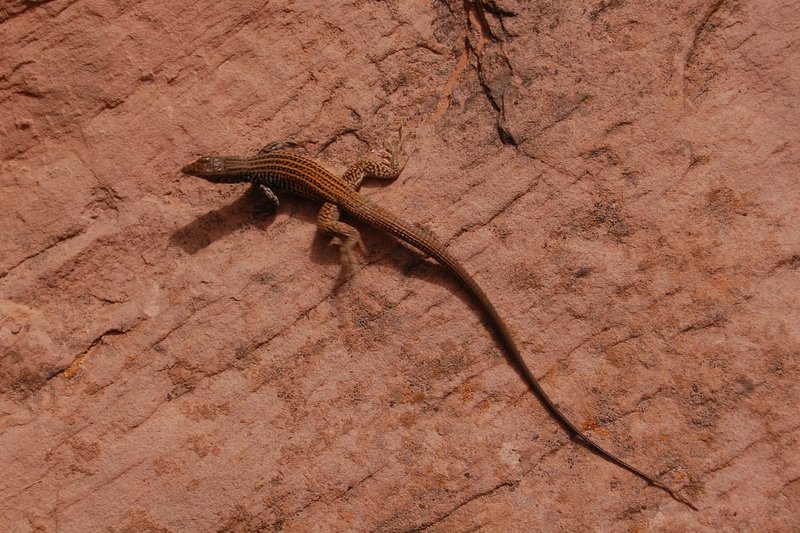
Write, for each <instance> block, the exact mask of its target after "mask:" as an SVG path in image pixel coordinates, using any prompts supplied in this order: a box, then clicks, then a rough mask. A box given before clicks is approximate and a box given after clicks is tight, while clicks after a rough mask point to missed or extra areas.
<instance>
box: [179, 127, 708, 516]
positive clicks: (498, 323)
mask: <svg viewBox="0 0 800 533" xmlns="http://www.w3.org/2000/svg"><path fill="white" fill-rule="evenodd" d="M297 146H298V145H297V144H295V143H292V142H274V143H271V144H269V145H267V146H265V147H264V148H263V149H262V150H261V151H259V152H258V154H256V155H254V156H252V157H232V156H207V157H201V158H200V159H198V160H196V161H195V162H193V163H190V164H188V165H186V166H184V167H183V168H182V169H181V171H182V172H183V173H184V174H188V175H191V176H197V177H199V178H203V179H205V180H207V181H210V182H213V183H242V182H250V183H251V184H252V186H253V187H254V188H255V189H257V190H260V191H262V192H263V193H264V195H265V197H266V198H267V199H268V200H269V201H270V202H271V203H272V204H273V206H276V207H277V205H278V198H277V196H276V195H275V193H274V192H273V190H272V189H275V190H278V191H281V192H289V193H293V194H296V195H299V196H302V197H304V198H308V199H310V200H313V201H316V202H321V203H322V204H323V205H322V209H320V212H319V216H318V218H317V226H318V227H319V229H320V230H322V231H324V232H326V233H330V234H333V235H335V236H337V237H339V239H340V240H341V245H340V250H341V254H342V264H343V265H344V266H345V267H346V268H349V269H351V270H354V269H355V266H356V264H357V263H356V260H355V257H354V255H353V248H355V246H359V247H361V248H362V249H363V243H362V241H361V236H360V234H359V232H358V230H357V229H355V228H354V227H353V226H350V225H349V224H345V223H343V222H340V221H339V214H340V211H344V212H345V213H347V214H348V215H350V216H351V217H352V218H354V219H356V220H359V221H361V222H364V223H366V224H369V225H370V226H373V227H375V228H377V229H379V230H382V231H384V232H385V233H388V234H389V235H393V236H394V237H396V238H398V239H400V240H402V241H405V242H406V243H408V244H410V245H411V246H413V247H415V248H417V249H418V250H420V251H421V252H422V253H423V254H425V255H427V256H430V257H432V258H433V259H435V260H436V261H437V262H439V263H440V264H442V265H444V266H445V268H447V269H448V270H449V271H450V272H451V273H452V274H453V275H454V276H455V277H456V278H457V279H458V281H459V282H460V283H461V285H462V286H463V287H464V288H465V289H466V290H467V291H468V292H469V293H470V295H471V296H472V297H473V298H474V299H475V301H476V302H477V304H478V307H479V308H480V309H481V310H482V311H483V313H484V315H485V317H486V319H487V320H488V323H489V324H490V325H491V327H492V329H493V330H494V331H495V333H496V334H497V337H498V339H499V340H500V342H501V344H502V345H503V347H504V348H505V351H506V354H507V356H508V358H509V359H510V360H511V362H512V363H513V364H514V366H515V367H516V369H517V371H518V372H519V374H520V375H521V377H522V378H523V379H524V380H525V382H526V383H527V385H528V386H529V387H530V389H531V390H532V391H533V392H534V393H535V394H536V395H537V396H538V397H539V399H540V400H541V402H542V403H543V404H544V406H545V407H546V408H547V410H548V411H549V412H550V414H551V415H552V416H553V418H555V419H556V420H557V421H558V422H559V423H560V424H561V425H562V426H563V427H564V429H566V430H567V432H569V434H570V435H571V436H572V437H573V438H577V439H579V440H580V441H581V442H582V443H583V444H584V445H585V446H586V447H587V448H589V449H590V450H592V451H593V452H594V453H596V454H598V455H600V456H602V457H604V458H605V459H607V460H608V461H610V462H612V463H615V464H617V465H619V466H621V467H622V468H624V469H626V470H628V471H630V472H632V473H634V474H636V475H637V476H639V477H640V478H642V479H643V480H645V481H647V482H648V483H649V484H650V485H653V486H655V487H658V488H660V489H662V490H664V491H666V492H667V493H668V494H669V495H670V496H672V498H674V499H675V500H677V501H679V502H681V503H683V504H685V505H687V506H689V507H691V508H692V509H694V510H697V509H696V508H695V507H694V505H692V504H691V502H689V501H688V500H686V499H685V498H683V497H682V496H680V495H679V494H678V493H677V492H676V491H674V490H673V489H672V488H670V487H668V486H667V485H665V484H663V483H661V482H659V481H657V480H656V479H655V478H653V477H652V476H650V475H648V474H645V473H644V472H642V471H641V470H639V469H638V468H636V467H634V466H632V465H630V464H629V463H627V462H625V461H623V460H622V459H620V458H619V457H617V456H616V455H614V454H613V453H611V452H609V451H607V450H606V449H604V448H603V447H602V446H600V445H599V444H597V443H596V442H595V441H593V440H592V439H590V438H589V437H588V436H587V435H586V434H584V433H583V432H582V431H581V430H580V429H578V428H577V427H576V426H575V425H574V424H573V423H572V422H571V421H570V420H569V419H568V418H567V417H566V415H564V414H563V413H562V412H561V411H560V410H559V409H558V407H556V405H555V404H554V403H553V401H552V400H551V399H550V397H549V396H548V395H547V394H546V393H545V392H544V390H543V389H542V387H541V386H540V385H539V382H538V380H537V379H536V378H535V377H534V375H533V373H532V372H531V371H530V369H529V368H528V365H527V364H526V363H525V361H524V360H523V358H522V355H521V354H520V352H519V350H518V349H517V345H516V343H515V342H514V339H513V338H512V337H511V333H510V332H509V330H508V327H507V326H506V324H505V322H504V321H503V319H502V318H500V315H499V314H498V312H497V310H496V309H495V307H494V305H493V304H492V302H491V301H490V300H489V298H488V297H487V296H486V293H484V292H483V289H481V288H480V286H478V284H477V283H476V282H475V280H474V279H472V276H470V275H469V274H468V273H467V271H466V270H464V267H463V266H461V264H460V263H459V262H458V261H457V260H456V259H455V257H453V256H452V255H450V253H449V252H448V251H447V250H446V249H445V247H444V245H443V244H442V243H441V242H440V241H439V240H438V239H437V238H436V237H435V236H433V235H432V234H430V233H429V232H428V231H426V230H424V229H421V228H419V227H417V226H414V225H413V224H409V223H408V222H405V221H404V220H403V219H401V218H400V217H398V216H397V215H395V214H393V213H391V212H390V211H388V210H386V209H384V208H382V207H379V206H377V205H375V204H374V203H372V202H371V201H370V200H368V199H366V198H364V197H363V196H361V195H360V194H359V193H358V189H359V187H360V186H361V182H362V181H363V180H364V179H365V178H379V179H395V178H397V177H398V176H399V175H400V173H401V172H402V170H403V166H404V164H403V163H402V162H401V159H402V158H403V135H402V130H401V132H400V138H399V139H398V141H397V142H396V143H395V144H393V145H392V146H389V147H386V146H385V147H384V150H383V151H382V156H381V157H380V158H365V159H362V160H360V161H358V162H357V163H355V164H354V165H352V166H350V167H349V168H348V169H347V171H346V172H345V173H344V175H343V176H342V177H341V178H340V177H337V176H336V175H334V174H333V173H331V172H329V171H328V170H326V169H325V168H324V167H323V166H321V165H320V164H319V163H317V162H316V161H314V160H312V159H310V158H309V157H307V156H305V155H302V154H299V153H297V152H296V151H294V150H293V148H297Z"/></svg>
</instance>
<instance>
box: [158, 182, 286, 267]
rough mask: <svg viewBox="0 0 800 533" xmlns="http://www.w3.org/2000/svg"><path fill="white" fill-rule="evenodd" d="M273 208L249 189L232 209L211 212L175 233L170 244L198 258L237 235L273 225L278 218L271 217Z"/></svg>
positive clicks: (230, 206)
mask: <svg viewBox="0 0 800 533" xmlns="http://www.w3.org/2000/svg"><path fill="white" fill-rule="evenodd" d="M270 207H271V206H270V205H269V204H268V203H267V202H266V200H264V199H259V198H258V197H257V195H255V194H252V193H251V192H250V190H249V189H248V191H246V192H245V193H244V194H242V195H241V196H240V197H239V198H237V199H236V200H234V201H233V202H231V203H229V204H228V205H225V206H223V207H220V208H219V209H214V210H213V211H209V212H208V213H205V214H204V215H201V216H199V217H197V218H196V219H194V220H193V221H191V222H189V223H188V224H186V225H184V226H182V227H180V228H178V229H176V230H175V231H173V232H172V235H170V238H169V242H170V244H171V245H173V246H179V247H180V248H181V249H183V251H184V252H186V253H188V254H190V255H194V254H196V253H197V252H199V251H200V250H202V249H203V248H206V247H207V246H209V245H211V244H212V243H213V242H215V241H217V240H219V239H221V238H223V237H225V236H226V235H229V234H231V233H234V232H236V231H239V230H242V229H244V228H247V227H249V226H253V225H255V224H258V225H261V223H262V222H263V221H267V225H270V224H272V222H273V221H274V219H275V218H274V216H272V215H271V212H270V209H269V208H270ZM265 215H269V216H265Z"/></svg>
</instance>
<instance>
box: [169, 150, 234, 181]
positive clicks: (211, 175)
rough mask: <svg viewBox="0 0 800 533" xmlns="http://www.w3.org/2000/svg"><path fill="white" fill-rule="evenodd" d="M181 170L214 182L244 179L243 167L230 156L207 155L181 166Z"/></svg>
mask: <svg viewBox="0 0 800 533" xmlns="http://www.w3.org/2000/svg"><path fill="white" fill-rule="evenodd" d="M181 172H183V173H184V174H188V175H189V176H196V177H198V178H203V179H204V180H207V181H210V182H212V183H238V182H240V181H245V180H244V179H242V172H241V169H240V168H238V166H237V165H235V164H233V161H232V160H231V158H229V157H219V156H210V157H208V156H206V157H201V158H200V159H198V160H196V161H194V162H192V163H189V164H188V165H186V166H184V167H183V168H181Z"/></svg>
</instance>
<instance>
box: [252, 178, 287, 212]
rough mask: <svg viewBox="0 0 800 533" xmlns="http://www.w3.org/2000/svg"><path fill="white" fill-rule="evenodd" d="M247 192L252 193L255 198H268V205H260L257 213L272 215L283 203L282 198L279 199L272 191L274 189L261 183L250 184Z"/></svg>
mask: <svg viewBox="0 0 800 533" xmlns="http://www.w3.org/2000/svg"><path fill="white" fill-rule="evenodd" d="M247 194H249V195H252V196H253V197H254V198H258V199H259V200H262V199H263V200H266V202H267V205H266V206H264V207H262V206H258V208H257V211H256V214H258V215H264V216H267V215H272V214H274V213H275V211H277V210H278V207H279V206H280V205H281V202H280V200H278V196H277V195H276V194H275V193H274V192H272V189H270V188H269V187H267V186H266V185H263V184H261V183H259V184H258V185H256V184H255V183H253V184H252V185H250V188H249V189H248V190H247Z"/></svg>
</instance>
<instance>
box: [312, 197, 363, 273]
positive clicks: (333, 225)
mask: <svg viewBox="0 0 800 533" xmlns="http://www.w3.org/2000/svg"><path fill="white" fill-rule="evenodd" d="M317 228H319V229H320V230H322V231H324V232H325V233H330V234H332V235H334V236H335V237H336V238H337V239H338V240H339V251H340V252H341V254H342V257H341V262H342V266H343V267H344V268H345V269H347V270H348V271H350V272H355V271H356V270H357V269H358V261H357V260H356V256H355V254H354V253H353V248H355V247H356V246H358V247H359V248H360V249H361V251H362V252H365V251H366V249H365V247H364V241H362V240H361V234H360V233H359V232H358V230H357V229H356V228H354V227H353V226H351V225H350V224H345V223H344V222H339V208H338V207H337V206H336V205H335V204H332V203H328V202H326V203H324V204H322V208H321V209H320V210H319V214H318V215H317Z"/></svg>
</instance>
